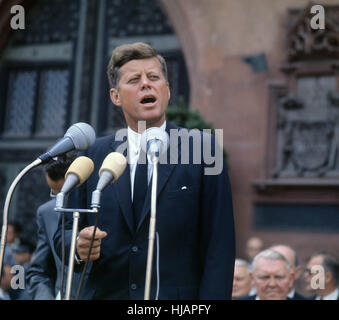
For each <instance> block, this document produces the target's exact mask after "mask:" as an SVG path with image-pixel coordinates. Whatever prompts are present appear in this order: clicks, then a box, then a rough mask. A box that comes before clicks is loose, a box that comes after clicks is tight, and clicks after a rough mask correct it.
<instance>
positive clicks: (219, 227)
mask: <svg viewBox="0 0 339 320" xmlns="http://www.w3.org/2000/svg"><path fill="white" fill-rule="evenodd" d="M170 129H177V127H175V126H173V125H172V124H170V123H167V128H166V131H167V132H168V133H169V130H170ZM126 132H127V131H126ZM211 138H212V154H213V152H214V149H213V148H214V137H213V136H212V137H211ZM190 141H191V142H192V141H193V139H190ZM122 143H126V145H127V142H126V140H125V141H123V142H122V141H116V139H115V136H114V135H112V136H107V137H103V138H99V139H97V141H96V142H95V144H94V145H93V146H92V147H91V148H89V150H88V151H87V152H86V153H85V155H86V156H88V157H89V158H91V159H92V160H93V161H94V164H95V169H94V172H93V173H92V175H91V176H90V178H89V179H88V180H87V182H86V183H84V184H83V185H82V186H81V187H79V188H76V189H75V190H74V192H72V193H71V195H70V198H69V207H70V208H89V207H90V201H91V194H92V192H93V191H94V190H95V188H96V184H97V181H98V171H99V169H100V167H101V164H102V162H103V160H104V158H105V157H106V156H107V154H109V153H110V152H113V151H115V150H116V149H117V148H118V147H119V146H121V144H122ZM180 145H181V141H180V139H179V143H178V150H179V151H178V159H179V161H178V164H161V163H160V164H159V166H158V187H157V212H156V230H157V232H158V234H159V248H158V249H159V252H160V253H159V275H160V291H159V299H231V293H232V283H233V268H234V258H235V244H234V221H233V208H232V197H231V189H230V183H229V179H228V175H227V170H226V166H225V164H224V166H223V170H222V172H221V173H220V174H219V175H204V168H205V167H208V166H210V167H213V165H207V164H206V163H204V162H203V161H202V163H201V164H192V163H191V162H192V154H193V149H192V148H193V143H191V144H190V150H189V154H190V156H191V157H190V164H180V163H181V162H180V153H181V152H180ZM199 146H200V145H199ZM199 146H198V147H199ZM125 155H126V154H125ZM202 155H203V152H201V157H202ZM169 157H170V153H168V160H169ZM150 198H151V188H150V187H149V188H148V193H147V196H146V200H145V204H144V208H143V212H142V218H141V220H140V221H139V223H138V226H137V228H136V230H135V229H134V227H133V214H132V201H131V187H130V169H129V166H128V165H127V167H126V170H125V171H124V172H123V174H122V176H121V177H120V178H119V179H118V180H117V181H116V182H115V183H114V184H111V185H109V186H108V187H106V189H105V190H104V191H103V192H102V195H101V208H100V217H99V223H98V227H99V228H100V229H101V230H104V231H106V232H107V234H108V235H107V237H106V238H104V239H102V242H101V251H100V258H99V259H98V260H96V261H95V262H94V263H93V266H92V270H91V273H90V274H89V278H88V283H87V287H86V292H89V291H91V294H92V298H93V299H143V297H144V286H145V272H146V258H147V249H148V232H149V217H150ZM69 218H70V219H69V221H68V223H66V228H68V229H71V224H72V222H71V220H72V219H71V216H69ZM93 224H94V215H93V214H86V215H85V214H82V215H81V220H80V223H79V225H80V228H83V227H86V226H88V225H93ZM70 233H71V231H70V230H69V231H68V232H66V252H69V248H70V237H71V234H70ZM55 245H56V248H57V250H58V252H61V233H60V228H59V230H58V231H57V233H56V234H55ZM154 251H155V252H156V245H155V249H154ZM156 284H157V277H156V256H155V255H154V259H153V267H152V284H151V299H154V297H155V292H156Z"/></svg>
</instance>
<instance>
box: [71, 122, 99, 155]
mask: <svg viewBox="0 0 339 320" xmlns="http://www.w3.org/2000/svg"><path fill="white" fill-rule="evenodd" d="M64 137H68V138H70V139H71V140H72V142H73V144H74V147H75V149H76V150H79V151H82V150H86V149H88V148H89V147H90V146H91V145H92V144H93V143H94V141H95V131H94V129H93V128H92V127H91V126H90V125H89V124H87V123H85V122H78V123H75V124H73V125H72V126H71V127H70V128H69V129H68V130H67V131H66V133H65V135H64Z"/></svg>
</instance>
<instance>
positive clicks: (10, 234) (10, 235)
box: [6, 225, 15, 243]
mask: <svg viewBox="0 0 339 320" xmlns="http://www.w3.org/2000/svg"><path fill="white" fill-rule="evenodd" d="M14 240H15V232H14V228H13V226H11V225H9V226H8V227H7V238H6V241H7V242H8V243H13V242H14Z"/></svg>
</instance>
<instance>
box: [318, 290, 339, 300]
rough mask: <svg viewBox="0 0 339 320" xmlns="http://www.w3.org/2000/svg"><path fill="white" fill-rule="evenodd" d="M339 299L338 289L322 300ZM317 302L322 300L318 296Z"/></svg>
mask: <svg viewBox="0 0 339 320" xmlns="http://www.w3.org/2000/svg"><path fill="white" fill-rule="evenodd" d="M338 297H339V289H338V288H337V289H335V290H334V291H332V292H331V293H330V294H328V295H327V296H324V297H323V298H322V300H337V299H338ZM316 300H320V296H317V297H316Z"/></svg>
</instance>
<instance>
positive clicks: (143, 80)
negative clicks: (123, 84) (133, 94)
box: [141, 74, 150, 89]
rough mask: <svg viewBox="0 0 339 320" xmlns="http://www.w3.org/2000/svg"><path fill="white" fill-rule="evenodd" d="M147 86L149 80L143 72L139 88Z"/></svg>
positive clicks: (148, 85)
mask: <svg viewBox="0 0 339 320" xmlns="http://www.w3.org/2000/svg"><path fill="white" fill-rule="evenodd" d="M149 87H150V80H149V79H148V77H147V76H146V75H145V74H143V75H142V76H141V88H142V89H144V88H149Z"/></svg>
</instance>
